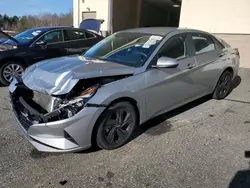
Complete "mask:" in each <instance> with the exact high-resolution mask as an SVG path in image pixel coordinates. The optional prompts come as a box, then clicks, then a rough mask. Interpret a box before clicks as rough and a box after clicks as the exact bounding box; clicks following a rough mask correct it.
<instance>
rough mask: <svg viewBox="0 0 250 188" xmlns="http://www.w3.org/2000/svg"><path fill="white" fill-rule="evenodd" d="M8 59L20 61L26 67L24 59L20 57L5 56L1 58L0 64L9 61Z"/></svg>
mask: <svg viewBox="0 0 250 188" xmlns="http://www.w3.org/2000/svg"><path fill="white" fill-rule="evenodd" d="M9 61H18V62H20V63H22V64H23V65H24V66H25V67H27V66H28V65H27V63H26V62H25V60H24V59H23V58H21V57H7V58H4V59H2V60H1V62H2V65H4V64H5V63H7V62H9Z"/></svg>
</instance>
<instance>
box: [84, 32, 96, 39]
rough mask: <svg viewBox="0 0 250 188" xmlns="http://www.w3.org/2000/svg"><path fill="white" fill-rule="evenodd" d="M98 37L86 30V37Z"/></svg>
mask: <svg viewBox="0 0 250 188" xmlns="http://www.w3.org/2000/svg"><path fill="white" fill-rule="evenodd" d="M94 37H96V36H95V35H94V34H92V33H89V32H86V38H94Z"/></svg>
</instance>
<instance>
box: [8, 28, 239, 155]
mask: <svg viewBox="0 0 250 188" xmlns="http://www.w3.org/2000/svg"><path fill="white" fill-rule="evenodd" d="M239 59H240V57H239V52H238V50H237V49H233V48H231V47H230V46H228V45H226V46H225V45H223V43H221V42H220V41H219V40H217V39H216V38H215V37H214V36H212V35H211V34H209V33H206V32H202V31H198V30H189V29H174V28H139V29H131V30H127V31H121V32H118V33H115V34H113V35H111V36H109V37H107V38H105V39H104V40H102V41H101V42H99V43H97V44H96V45H95V46H93V47H92V48H90V49H89V50H88V51H87V52H86V53H85V54H84V55H82V56H78V55H75V56H68V57H61V58H55V59H51V60H45V61H42V62H39V63H37V64H35V65H32V66H30V67H29V68H28V69H27V71H26V72H25V73H24V75H23V77H22V78H20V77H18V78H15V79H14V80H13V82H12V83H11V85H10V87H9V91H10V99H11V104H12V107H13V111H14V113H15V117H16V119H17V120H18V122H19V124H20V128H21V130H22V132H23V133H24V134H25V135H26V137H27V139H28V140H29V141H30V142H31V143H32V144H33V145H34V146H35V147H36V148H37V149H38V150H40V151H47V152H66V151H67V152H69V151H77V150H83V149H87V148H89V147H91V145H93V144H97V145H98V146H99V147H100V148H103V149H115V148H118V147H120V146H122V145H124V144H125V143H127V142H128V141H129V140H130V138H131V136H132V134H133V131H134V130H135V127H136V126H137V125H139V124H142V123H144V122H145V121H147V120H149V119H151V118H153V117H156V116H158V115H160V114H162V113H165V112H167V111H170V110H172V109H174V108H177V107H179V106H181V105H184V104H186V103H188V102H191V101H193V100H195V99H198V98H200V97H202V96H205V95H208V94H212V96H213V98H214V99H223V98H225V97H226V96H227V95H228V94H229V93H230V91H231V86H232V81H233V79H234V78H235V77H236V75H237V74H238V68H239ZM61 65H63V66H61Z"/></svg>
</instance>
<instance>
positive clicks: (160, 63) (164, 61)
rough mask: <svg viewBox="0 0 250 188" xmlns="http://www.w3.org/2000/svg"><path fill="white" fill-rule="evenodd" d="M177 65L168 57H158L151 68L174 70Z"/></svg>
mask: <svg viewBox="0 0 250 188" xmlns="http://www.w3.org/2000/svg"><path fill="white" fill-rule="evenodd" d="M178 65H179V63H178V62H177V61H176V60H175V59H172V58H169V57H160V58H159V59H158V60H157V63H156V65H153V66H152V67H155V68H176V67H178Z"/></svg>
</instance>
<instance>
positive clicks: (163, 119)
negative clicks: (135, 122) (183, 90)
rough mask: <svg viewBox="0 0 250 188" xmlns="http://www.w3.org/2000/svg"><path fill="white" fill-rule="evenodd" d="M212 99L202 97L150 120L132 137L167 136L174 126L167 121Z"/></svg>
mask: <svg viewBox="0 0 250 188" xmlns="http://www.w3.org/2000/svg"><path fill="white" fill-rule="evenodd" d="M210 99H211V95H207V96H205V97H202V98H200V99H198V100H195V101H193V102H190V103H188V104H186V105H184V106H181V107H179V108H176V109H174V110H172V111H170V112H167V113H165V114H162V115H159V116H157V117H155V118H153V119H150V120H149V121H147V122H146V123H144V124H142V125H141V126H138V127H137V129H136V131H135V133H134V135H133V137H132V140H133V139H135V138H137V137H138V136H140V135H141V134H143V133H146V134H148V135H151V136H157V135H161V134H165V133H167V132H169V131H171V128H172V126H173V125H172V124H171V123H170V122H169V121H167V120H168V119H170V118H172V117H174V116H176V115H178V114H181V113H183V112H185V111H188V110H190V109H192V108H194V107H196V106H199V105H201V104H202V103H205V102H207V101H208V100H210Z"/></svg>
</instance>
